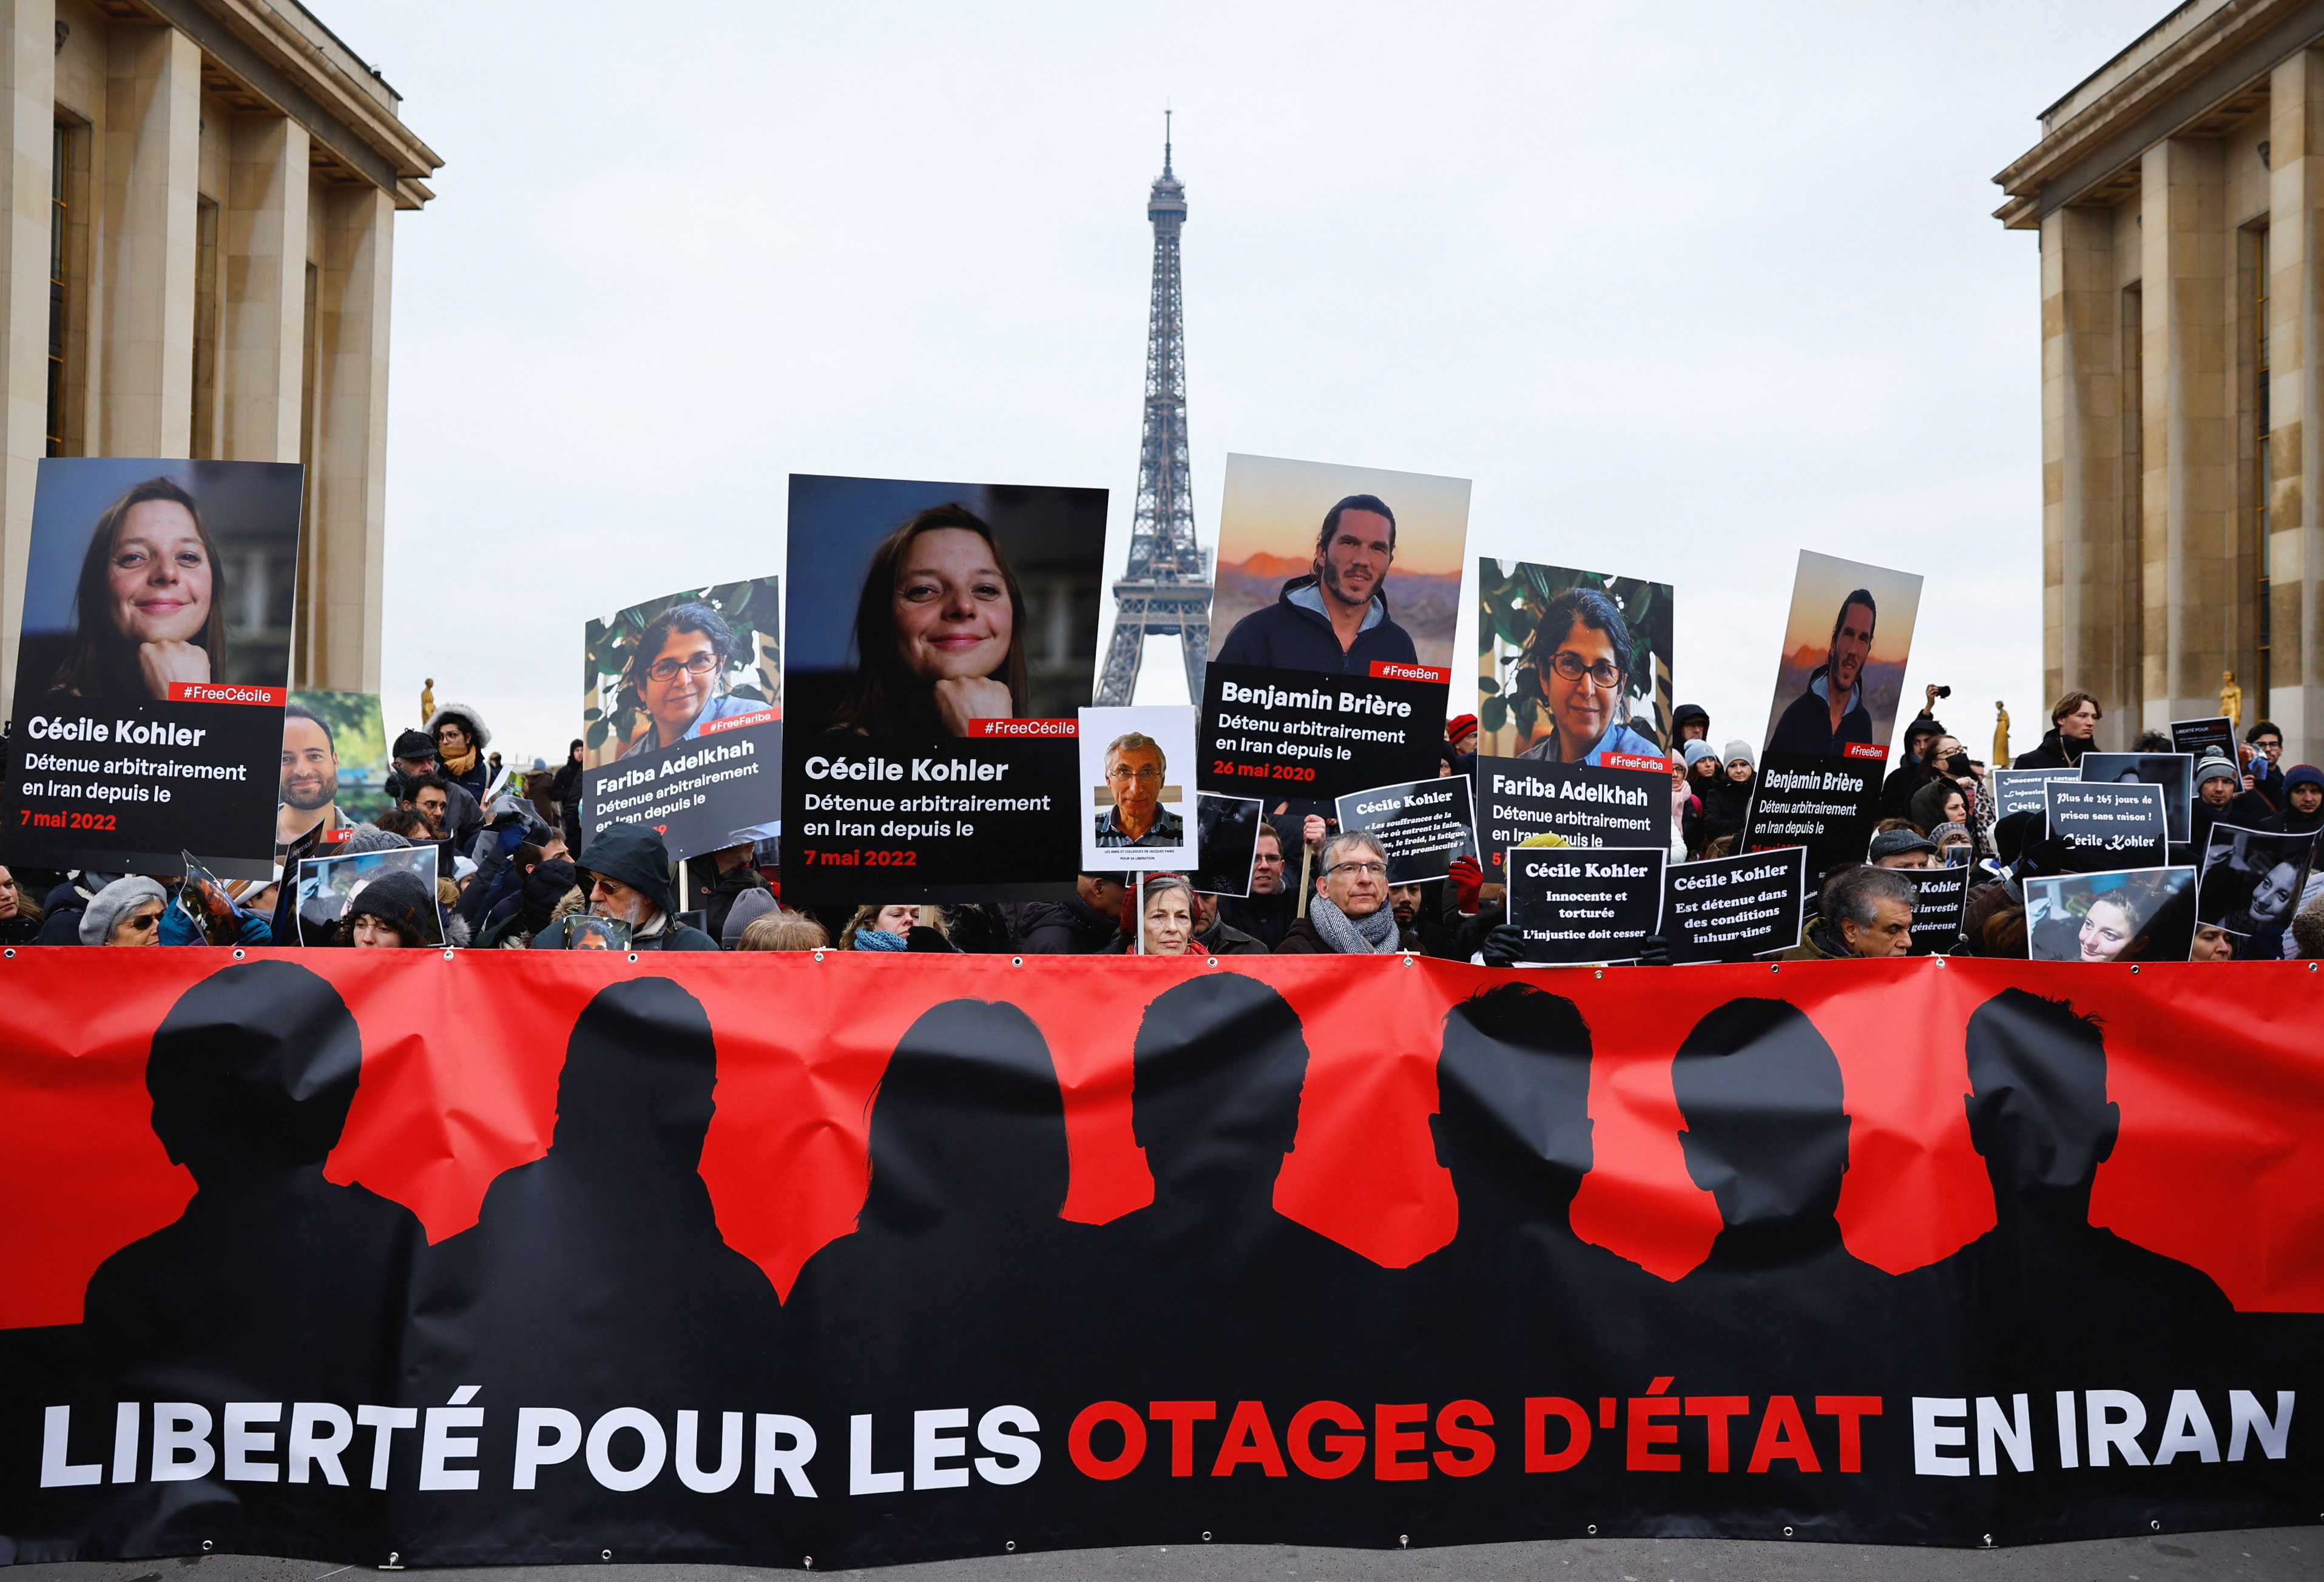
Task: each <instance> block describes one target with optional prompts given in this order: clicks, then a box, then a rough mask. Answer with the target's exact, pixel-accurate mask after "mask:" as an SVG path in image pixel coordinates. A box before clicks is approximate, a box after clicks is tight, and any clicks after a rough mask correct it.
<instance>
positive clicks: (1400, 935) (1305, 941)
mask: <svg viewBox="0 0 2324 1582" xmlns="http://www.w3.org/2000/svg"><path fill="white" fill-rule="evenodd" d="M1383 904H1385V903H1384V902H1383ZM1419 948H1420V936H1419V935H1417V934H1416V933H1414V932H1413V931H1412V930H1410V929H1402V930H1398V931H1397V949H1399V950H1418V949H1419ZM1275 954H1276V955H1277V956H1336V955H1338V954H1339V952H1338V951H1336V950H1334V949H1333V948H1332V947H1331V946H1330V945H1329V944H1327V943H1325V941H1324V939H1323V935H1322V934H1320V933H1318V932H1317V931H1316V930H1315V924H1314V921H1312V920H1311V919H1308V918H1301V919H1300V920H1299V921H1297V922H1296V923H1293V924H1292V925H1291V927H1290V929H1289V930H1286V932H1285V934H1284V936H1283V943H1282V944H1280V945H1277V947H1276V948H1275Z"/></svg>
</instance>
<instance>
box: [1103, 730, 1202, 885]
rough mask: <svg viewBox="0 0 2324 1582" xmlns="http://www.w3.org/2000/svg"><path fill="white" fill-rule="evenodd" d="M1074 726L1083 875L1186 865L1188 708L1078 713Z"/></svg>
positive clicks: (1190, 839) (1189, 835)
mask: <svg viewBox="0 0 2324 1582" xmlns="http://www.w3.org/2000/svg"><path fill="white" fill-rule="evenodd" d="M1080 722H1081V735H1080V736H1079V737H1078V738H1077V742H1078V756H1079V758H1080V762H1081V770H1082V784H1083V786H1084V788H1086V789H1085V794H1084V801H1083V806H1082V812H1083V815H1084V820H1085V821H1084V826H1083V829H1082V867H1083V868H1084V871H1087V872H1096V871H1099V870H1102V869H1120V870H1122V871H1124V872H1129V871H1132V870H1139V869H1142V870H1144V871H1145V872H1147V873H1176V874H1183V873H1185V872H1186V871H1187V870H1188V869H1190V868H1192V867H1194V865H1196V861H1197V857H1196V839H1197V837H1198V834H1199V826H1198V824H1197V823H1196V821H1195V820H1194V819H1193V818H1192V817H1190V816H1189V815H1191V814H1192V813H1193V811H1194V809H1193V807H1192V806H1191V802H1192V798H1193V792H1194V706H1193V705H1192V704H1185V703H1180V704H1139V705H1133V706H1130V707H1127V708H1084V709H1083V710H1081V713H1080Z"/></svg>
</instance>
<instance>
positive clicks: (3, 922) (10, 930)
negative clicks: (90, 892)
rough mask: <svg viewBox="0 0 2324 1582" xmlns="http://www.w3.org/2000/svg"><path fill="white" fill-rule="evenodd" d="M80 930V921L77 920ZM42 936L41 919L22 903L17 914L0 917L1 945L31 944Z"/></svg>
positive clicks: (76, 925)
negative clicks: (25, 908) (24, 907)
mask: <svg viewBox="0 0 2324 1582" xmlns="http://www.w3.org/2000/svg"><path fill="white" fill-rule="evenodd" d="M75 932H78V920H76V921H75ZM40 937H41V920H40V919H39V918H36V917H34V916H33V915H32V913H31V912H29V911H24V910H23V907H22V906H21V905H20V906H19V907H18V909H17V911H16V915H15V916H14V917H12V918H0V945H30V944H32V942H33V941H34V940H36V939H39V938H40Z"/></svg>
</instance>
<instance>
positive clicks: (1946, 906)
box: [1895, 864, 1970, 956]
mask: <svg viewBox="0 0 2324 1582" xmlns="http://www.w3.org/2000/svg"><path fill="white" fill-rule="evenodd" d="M1895 871H1896V872H1897V873H1899V874H1903V875H1904V878H1905V879H1906V880H1907V881H1908V882H1909V883H1910V884H1912V886H1913V891H1914V897H1913V945H1912V950H1911V952H1910V953H1911V954H1912V955H1914V956H1942V955H1945V954H1946V953H1947V952H1949V951H1950V950H1951V949H1952V948H1953V947H1954V946H1955V945H1958V944H1960V937H1961V910H1962V908H1963V907H1964V906H1966V905H1967V904H1968V902H1969V873H1970V870H1969V868H1968V867H1967V866H1966V865H1960V864H1954V865H1948V866H1945V867H1941V868H1898V869H1896V870H1895Z"/></svg>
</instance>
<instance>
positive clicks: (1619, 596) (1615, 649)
mask: <svg viewBox="0 0 2324 1582" xmlns="http://www.w3.org/2000/svg"><path fill="white" fill-rule="evenodd" d="M1477 587H1478V606H1477V629H1478V634H1479V643H1480V647H1481V648H1482V650H1483V652H1481V653H1480V655H1479V658H1478V661H1477V717H1478V738H1477V761H1476V771H1475V772H1476V780H1477V822H1478V825H1479V828H1480V833H1481V835H1482V837H1483V839H1484V844H1485V849H1486V851H1487V853H1488V854H1489V863H1490V865H1491V867H1490V871H1489V872H1488V874H1487V875H1486V877H1487V878H1488V879H1494V878H1498V877H1499V865H1500V863H1501V859H1502V853H1503V852H1504V851H1505V850H1506V849H1507V848H1508V847H1513V846H1517V845H1518V844H1520V843H1522V842H1523V841H1525V840H1526V839H1527V838H1528V837H1533V836H1537V835H1555V836H1557V837H1561V838H1562V839H1564V840H1566V841H1568V842H1569V843H1571V844H1572V845H1574V846H1592V847H1595V846H1624V847H1645V846H1655V847H1665V848H1667V847H1669V845H1670V821H1671V798H1670V765H1669V760H1668V759H1667V758H1666V757H1665V755H1664V743H1665V742H1666V741H1667V740H1668V739H1669V735H1670V713H1671V708H1670V688H1671V641H1672V636H1671V629H1672V624H1673V623H1672V610H1673V607H1674V606H1673V601H1672V595H1671V588H1670V585H1669V584H1667V583H1660V582H1646V581H1642V580H1640V579H1638V578H1629V577H1615V576H1611V575H1609V574H1607V573H1604V572H1599V571H1576V570H1572V569H1569V568H1566V567H1563V566H1540V565H1534V564H1532V563H1530V562H1525V561H1517V562H1510V561H1504V560H1493V559H1491V558H1486V559H1482V560H1479V561H1478V562H1477ZM1581 959H1593V960H1594V959H1597V958H1581Z"/></svg>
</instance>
